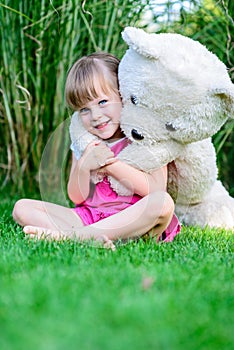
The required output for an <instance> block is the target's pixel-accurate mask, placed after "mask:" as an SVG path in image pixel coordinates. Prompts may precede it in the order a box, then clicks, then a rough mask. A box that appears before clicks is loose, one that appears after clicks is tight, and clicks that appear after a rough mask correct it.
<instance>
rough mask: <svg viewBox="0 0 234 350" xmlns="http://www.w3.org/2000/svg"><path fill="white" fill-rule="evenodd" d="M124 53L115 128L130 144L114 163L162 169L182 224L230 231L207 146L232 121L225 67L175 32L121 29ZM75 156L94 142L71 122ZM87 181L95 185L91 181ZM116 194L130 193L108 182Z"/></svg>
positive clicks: (232, 216) (225, 199)
mask: <svg viewBox="0 0 234 350" xmlns="http://www.w3.org/2000/svg"><path fill="white" fill-rule="evenodd" d="M122 35H123V39H124V40H125V41H126V43H127V44H128V45H129V49H128V50H127V51H126V53H125V55H124V56H123V58H122V60H121V62H120V66H119V83H120V93H121V96H122V99H123V111H122V116H121V128H122V130H123V131H124V133H125V135H126V136H127V137H128V138H129V139H130V140H131V141H132V143H131V144H130V145H129V146H127V147H126V148H125V149H123V150H122V151H121V152H120V153H119V155H118V158H119V159H121V160H123V161H125V162H127V163H129V164H131V165H133V166H135V167H137V168H138V169H141V170H144V171H147V172H151V171H153V170H155V169H157V168H160V167H162V166H164V165H166V164H168V173H169V176H168V191H169V193H171V195H172V197H173V198H174V200H175V204H176V210H175V211H176V214H177V216H178V217H179V219H180V220H181V221H182V222H183V223H184V224H186V225H199V226H201V227H204V226H206V225H208V226H211V227H224V228H228V229H234V199H233V198H231V197H230V196H229V194H228V192H227V191H226V190H225V188H224V187H223V185H222V184H221V182H220V181H218V180H217V173H218V172H217V166H216V154H215V150H214V146H213V144H212V142H211V138H210V137H211V136H212V135H214V134H215V133H216V132H217V131H218V130H219V129H220V127H221V126H222V125H223V124H224V123H225V122H226V121H227V119H228V118H231V117H232V118H233V116H234V85H233V84H232V82H231V80H230V78H229V76H228V73H227V69H226V67H225V65H224V64H223V63H222V62H221V61H220V60H219V59H218V58H217V57H216V56H215V55H214V54H212V53H211V52H209V51H208V50H207V49H206V48H205V47H204V46H203V45H201V44H200V43H198V42H196V41H194V40H192V39H190V38H187V37H184V36H182V35H179V34H166V33H165V34H147V33H146V32H144V31H143V30H141V29H137V28H133V27H127V28H125V30H124V31H123V33H122ZM70 135H71V140H72V146H73V149H74V150H75V153H76V154H77V156H79V155H78V153H79V152H82V151H83V150H84V148H85V147H86V145H87V143H88V142H90V141H91V140H92V139H93V137H92V136H91V135H90V134H88V133H87V132H85V129H84V128H83V126H82V124H81V122H80V121H79V118H77V114H76V113H75V114H74V115H73V117H72V120H71V127H70ZM93 181H94V182H97V181H100V179H98V178H95V174H94V176H93ZM110 182H111V185H112V187H113V189H114V190H116V191H117V192H118V193H119V194H122V195H125V194H126V195H127V194H129V191H128V190H127V188H125V187H123V186H122V185H121V184H120V183H118V182H117V181H116V180H115V179H114V178H110Z"/></svg>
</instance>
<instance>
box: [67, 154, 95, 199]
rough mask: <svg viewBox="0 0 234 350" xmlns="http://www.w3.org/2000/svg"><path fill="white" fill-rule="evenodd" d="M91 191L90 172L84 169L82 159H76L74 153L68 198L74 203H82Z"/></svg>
mask: <svg viewBox="0 0 234 350" xmlns="http://www.w3.org/2000/svg"><path fill="white" fill-rule="evenodd" d="M89 191H90V170H89V169H88V168H85V167H82V158H80V159H79V160H77V159H76V157H75V155H74V153H72V166H71V171H70V175H69V180H68V186H67V192H68V197H69V198H70V199H71V200H72V202H73V203H76V204H79V203H82V202H83V201H84V200H85V199H86V198H87V197H88V195H89Z"/></svg>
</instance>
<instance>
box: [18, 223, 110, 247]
mask: <svg viewBox="0 0 234 350" xmlns="http://www.w3.org/2000/svg"><path fill="white" fill-rule="evenodd" d="M23 231H24V233H26V234H27V235H29V237H30V238H37V239H49V240H50V239H51V240H65V239H80V240H92V243H94V244H95V245H99V244H100V245H101V246H102V247H104V248H107V249H111V250H113V251H114V250H115V245H114V243H113V242H112V241H111V240H110V239H109V238H108V237H107V236H106V235H102V236H100V237H97V238H95V240H94V239H92V238H86V239H85V238H84V237H82V238H81V237H79V235H77V234H76V233H75V232H73V233H72V232H70V231H69V232H67V233H66V232H63V231H59V230H51V229H48V228H44V227H37V226H24V228H23Z"/></svg>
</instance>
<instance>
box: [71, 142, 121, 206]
mask: <svg viewBox="0 0 234 350" xmlns="http://www.w3.org/2000/svg"><path fill="white" fill-rule="evenodd" d="M113 157H114V153H113V152H112V151H111V150H110V149H109V148H108V147H107V146H106V145H105V144H104V143H102V142H98V141H94V142H91V143H90V144H89V145H88V146H87V147H86V149H85V151H84V153H83V155H82V157H81V158H80V159H79V160H77V159H76V157H75V155H74V154H72V166H71V171H70V176H69V180H68V188H67V191H68V196H69V198H70V199H71V200H72V201H73V202H74V203H76V204H79V203H82V202H83V201H84V200H86V199H87V197H88V195H89V192H90V172H91V171H92V170H97V169H99V168H100V167H101V166H102V165H103V164H105V163H108V162H113V161H115V158H113Z"/></svg>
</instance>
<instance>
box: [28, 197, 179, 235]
mask: <svg viewBox="0 0 234 350" xmlns="http://www.w3.org/2000/svg"><path fill="white" fill-rule="evenodd" d="M173 212H174V202H173V200H172V198H171V197H170V195H169V194H168V193H166V192H154V193H150V194H149V195H148V196H145V197H144V198H142V199H141V200H140V201H139V202H137V203H136V204H134V205H132V206H131V207H129V208H127V209H125V210H123V211H121V212H120V213H118V214H115V215H112V216H110V217H108V218H106V219H103V220H101V221H98V222H96V223H94V224H92V225H89V226H83V227H80V228H79V227H76V228H75V230H72V231H70V232H69V233H68V232H67V234H69V236H73V238H78V239H90V238H93V239H99V238H100V237H103V236H105V237H108V239H110V240H117V239H128V238H136V237H140V236H142V235H143V234H145V233H146V232H148V231H149V230H150V229H151V228H153V227H155V228H154V236H157V237H158V236H160V235H161V234H162V233H163V231H164V230H165V229H166V227H167V226H168V225H169V223H170V221H171V219H172V216H173ZM77 228H78V229H77ZM27 230H28V232H26V233H30V234H37V233H38V228H37V227H33V226H28V227H27ZM58 231H59V230H54V232H52V233H50V234H51V235H52V236H53V235H54V236H55V237H58V234H59V232H58ZM60 233H61V234H63V232H61V231H60Z"/></svg>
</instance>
